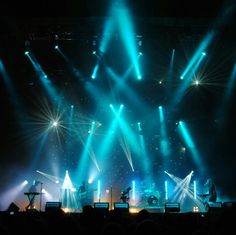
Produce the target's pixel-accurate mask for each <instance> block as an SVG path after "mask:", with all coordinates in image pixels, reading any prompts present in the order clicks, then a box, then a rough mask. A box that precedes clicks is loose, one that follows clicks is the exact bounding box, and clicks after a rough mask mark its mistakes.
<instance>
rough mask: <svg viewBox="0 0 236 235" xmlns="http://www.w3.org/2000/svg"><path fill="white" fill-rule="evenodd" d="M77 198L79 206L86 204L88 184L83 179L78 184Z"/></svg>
mask: <svg viewBox="0 0 236 235" xmlns="http://www.w3.org/2000/svg"><path fill="white" fill-rule="evenodd" d="M78 194H79V200H80V203H81V206H82V207H83V206H85V205H87V204H88V185H87V183H86V181H85V180H83V181H82V184H81V185H80V186H79V189H78Z"/></svg>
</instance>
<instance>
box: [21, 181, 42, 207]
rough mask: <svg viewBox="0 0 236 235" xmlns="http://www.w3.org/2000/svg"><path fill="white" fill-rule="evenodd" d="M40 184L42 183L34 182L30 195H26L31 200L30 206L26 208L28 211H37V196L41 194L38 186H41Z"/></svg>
mask: <svg viewBox="0 0 236 235" xmlns="http://www.w3.org/2000/svg"><path fill="white" fill-rule="evenodd" d="M40 183H41V182H39V181H36V180H34V181H33V183H32V185H31V186H30V188H29V191H28V193H25V194H26V195H27V196H28V199H29V204H28V205H27V206H26V208H25V209H26V210H30V209H35V196H36V195H38V194H40V192H39V189H38V185H40Z"/></svg>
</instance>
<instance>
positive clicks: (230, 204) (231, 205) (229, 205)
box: [222, 202, 236, 210]
mask: <svg viewBox="0 0 236 235" xmlns="http://www.w3.org/2000/svg"><path fill="white" fill-rule="evenodd" d="M222 207H223V209H224V210H235V209H236V202H223V204H222Z"/></svg>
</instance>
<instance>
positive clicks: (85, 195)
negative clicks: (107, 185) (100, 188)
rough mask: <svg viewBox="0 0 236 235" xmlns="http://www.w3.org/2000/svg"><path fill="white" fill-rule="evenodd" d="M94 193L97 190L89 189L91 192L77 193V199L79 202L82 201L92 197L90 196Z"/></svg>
mask: <svg viewBox="0 0 236 235" xmlns="http://www.w3.org/2000/svg"><path fill="white" fill-rule="evenodd" d="M95 191H97V189H91V190H86V191H83V192H79V193H78V198H79V200H82V199H86V198H90V197H93V196H92V194H93V192H95Z"/></svg>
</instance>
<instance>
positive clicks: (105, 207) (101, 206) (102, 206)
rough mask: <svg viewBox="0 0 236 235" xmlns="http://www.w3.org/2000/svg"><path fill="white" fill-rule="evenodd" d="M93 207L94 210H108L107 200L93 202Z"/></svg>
mask: <svg viewBox="0 0 236 235" xmlns="http://www.w3.org/2000/svg"><path fill="white" fill-rule="evenodd" d="M93 208H94V210H96V211H101V212H107V211H109V202H94V204H93Z"/></svg>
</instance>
